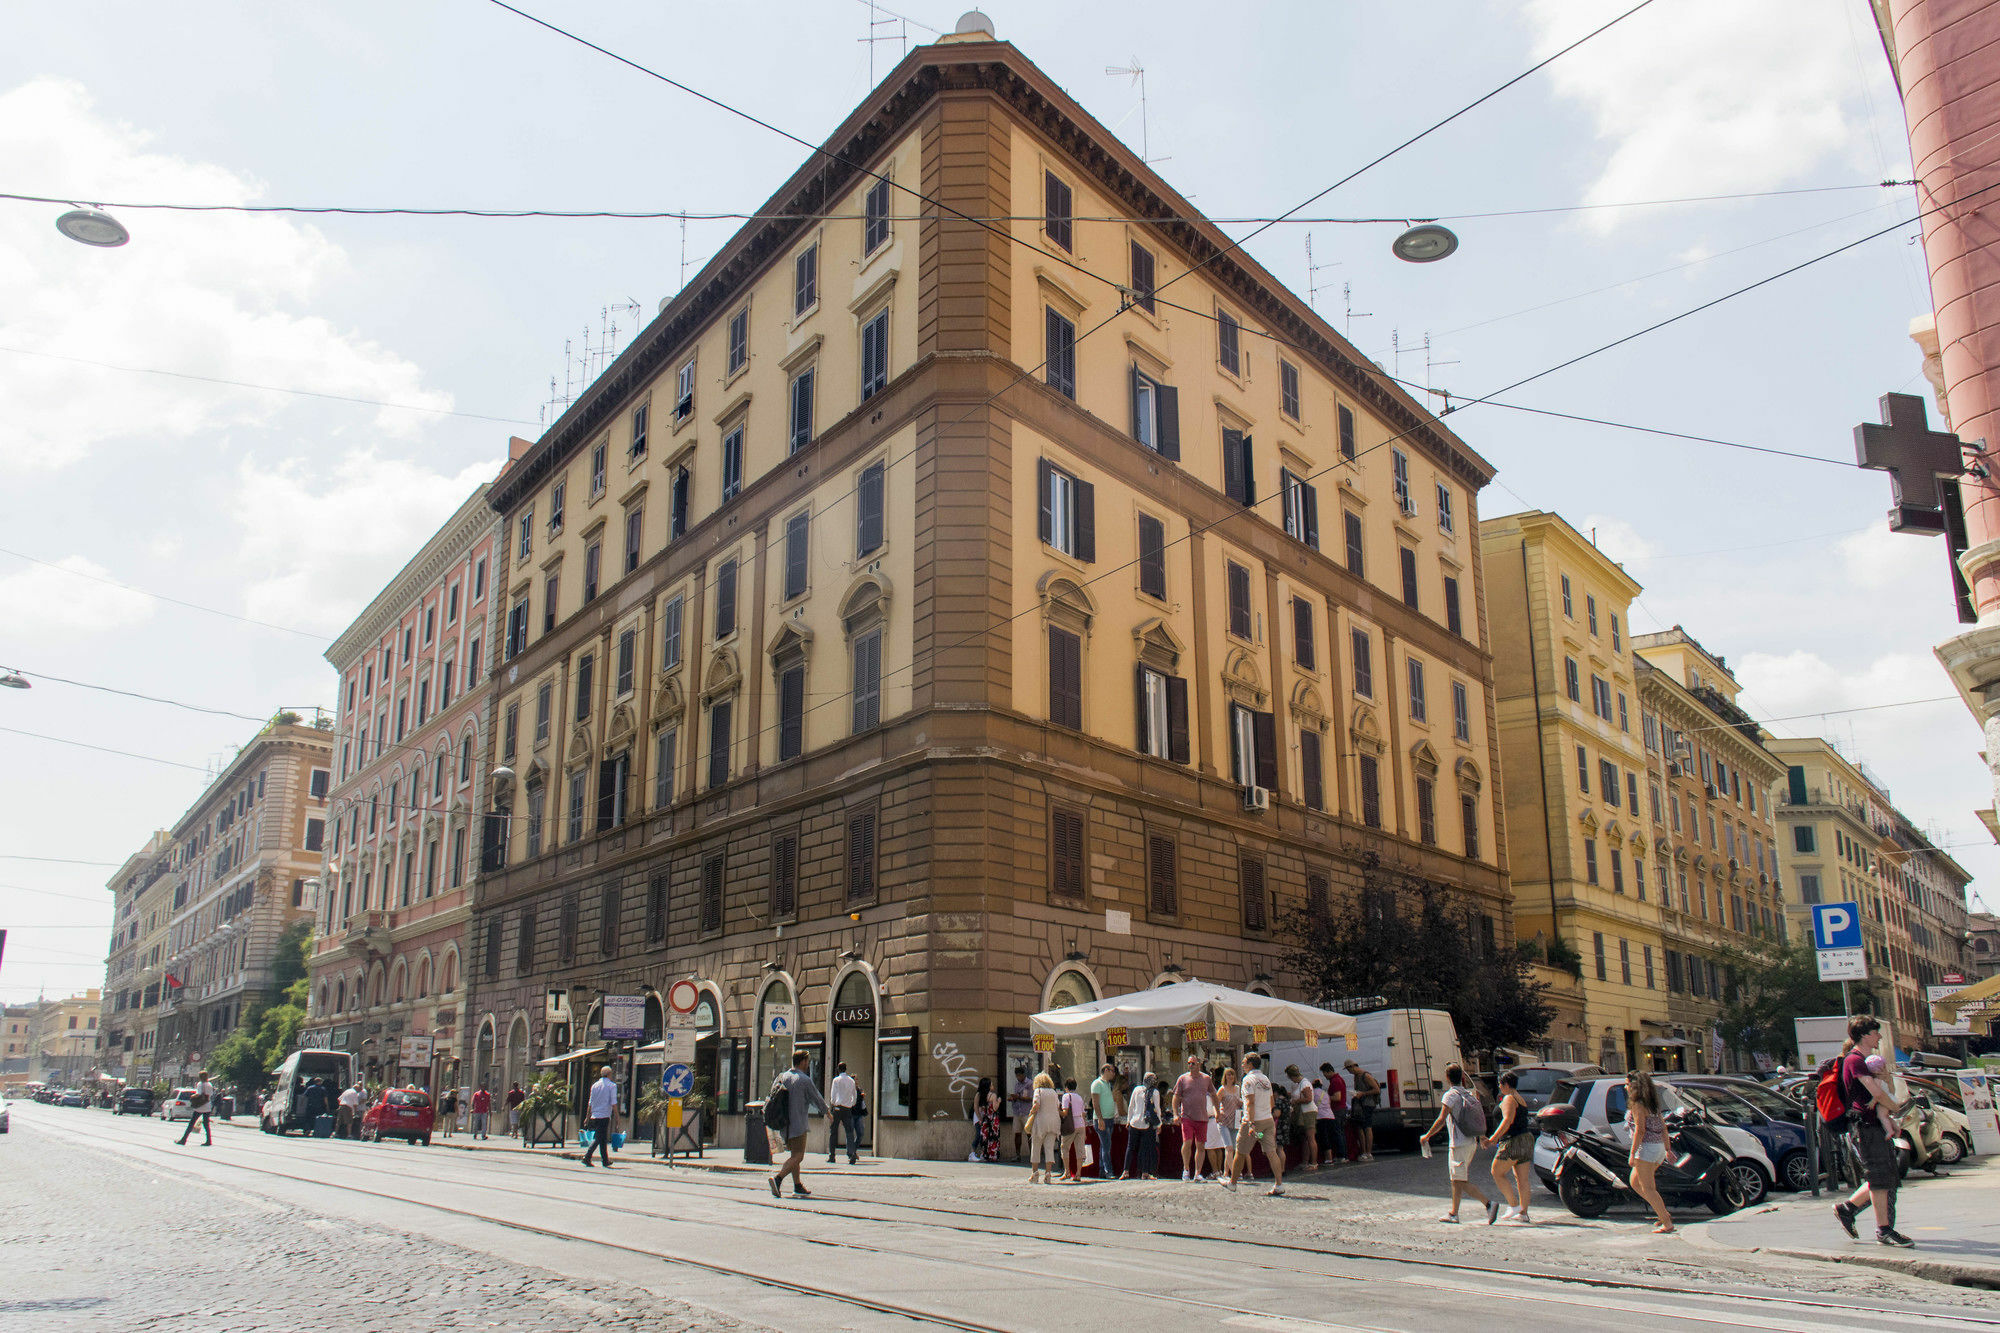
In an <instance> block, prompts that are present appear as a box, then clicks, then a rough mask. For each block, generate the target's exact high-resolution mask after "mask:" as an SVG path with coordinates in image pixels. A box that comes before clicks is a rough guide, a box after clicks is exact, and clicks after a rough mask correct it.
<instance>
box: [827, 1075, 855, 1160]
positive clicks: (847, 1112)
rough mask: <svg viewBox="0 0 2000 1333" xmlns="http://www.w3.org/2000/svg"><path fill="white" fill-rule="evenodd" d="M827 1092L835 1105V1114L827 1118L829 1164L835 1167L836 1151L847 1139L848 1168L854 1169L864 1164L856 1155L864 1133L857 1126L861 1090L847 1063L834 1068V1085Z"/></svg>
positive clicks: (828, 1097)
mask: <svg viewBox="0 0 2000 1333" xmlns="http://www.w3.org/2000/svg"><path fill="white" fill-rule="evenodd" d="M826 1092H827V1099H828V1100H829V1101H831V1102H832V1103H833V1114H832V1115H830V1116H828V1117H827V1118H826V1164H827V1165H828V1166H832V1165H833V1158H834V1149H835V1148H836V1147H837V1146H839V1143H840V1140H841V1139H843V1138H845V1139H846V1140H847V1164H848V1165H849V1166H853V1165H855V1164H856V1163H857V1162H859V1161H860V1160H861V1159H860V1158H859V1157H857V1156H856V1155H855V1154H856V1152H857V1143H858V1140H859V1139H860V1138H861V1129H860V1127H859V1126H858V1125H856V1124H855V1123H854V1108H855V1105H856V1103H857V1102H859V1101H860V1098H861V1090H860V1089H859V1088H857V1087H856V1086H855V1084H854V1076H853V1075H852V1074H850V1073H848V1072H847V1062H846V1061H845V1060H843V1061H841V1062H840V1063H839V1064H837V1065H835V1066H834V1067H833V1083H832V1084H831V1085H830V1086H829V1087H828V1088H827V1090H826Z"/></svg>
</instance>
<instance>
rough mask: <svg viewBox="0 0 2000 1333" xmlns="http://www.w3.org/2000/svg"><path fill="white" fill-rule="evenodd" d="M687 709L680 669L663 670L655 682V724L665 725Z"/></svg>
mask: <svg viewBox="0 0 2000 1333" xmlns="http://www.w3.org/2000/svg"><path fill="white" fill-rule="evenodd" d="M686 711H687V695H686V693H685V692H684V691H683V690H682V689H681V674H680V672H678V671H675V672H672V673H668V672H665V671H662V672H661V673H660V674H659V675H658V676H657V677H656V678H655V679H654V682H653V725H654V726H656V727H658V726H664V725H666V724H667V723H669V722H672V721H673V720H674V719H676V718H678V717H679V716H680V715H681V714H682V713H684V712H686Z"/></svg>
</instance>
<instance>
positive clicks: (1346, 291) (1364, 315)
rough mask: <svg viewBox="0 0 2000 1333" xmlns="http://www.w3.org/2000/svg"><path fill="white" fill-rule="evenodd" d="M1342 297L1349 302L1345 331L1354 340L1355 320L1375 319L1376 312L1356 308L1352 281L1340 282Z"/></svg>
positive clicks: (1350, 339) (1349, 338)
mask: <svg viewBox="0 0 2000 1333" xmlns="http://www.w3.org/2000/svg"><path fill="white" fill-rule="evenodd" d="M1340 299H1341V300H1342V301H1344V302H1346V303H1347V328H1346V329H1345V330H1343V331H1344V332H1345V333H1346V334H1347V337H1348V340H1349V341H1352V340H1353V338H1354V321H1355V320H1357V319H1373V318H1375V312H1374V311H1372V310H1360V311H1357V310H1356V309H1355V308H1354V285H1353V284H1352V283H1346V282H1343V283H1341V284H1340Z"/></svg>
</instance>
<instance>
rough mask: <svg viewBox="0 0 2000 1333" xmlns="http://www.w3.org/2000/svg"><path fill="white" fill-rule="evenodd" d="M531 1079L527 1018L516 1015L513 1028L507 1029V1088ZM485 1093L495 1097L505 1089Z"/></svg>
mask: <svg viewBox="0 0 2000 1333" xmlns="http://www.w3.org/2000/svg"><path fill="white" fill-rule="evenodd" d="M488 1031H489V1032H490V1031H491V1029H488ZM533 1077H534V1070H533V1069H531V1068H530V1067H529V1064H528V1016H527V1015H526V1014H516V1015H514V1023H513V1026H511V1027H509V1028H508V1029H507V1079H506V1082H507V1087H509V1088H511V1087H513V1086H514V1085H515V1084H516V1083H521V1084H525V1083H527V1082H529V1081H530V1080H531V1079H532V1078H533ZM487 1091H488V1092H491V1093H493V1094H495V1095H496V1096H497V1095H499V1094H501V1093H503V1092H505V1091H506V1088H488V1089H487Z"/></svg>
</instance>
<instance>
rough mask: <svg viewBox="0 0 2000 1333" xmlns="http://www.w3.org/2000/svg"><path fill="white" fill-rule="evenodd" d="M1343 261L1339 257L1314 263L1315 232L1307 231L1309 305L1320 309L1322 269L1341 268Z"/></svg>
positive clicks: (1307, 295) (1307, 301)
mask: <svg viewBox="0 0 2000 1333" xmlns="http://www.w3.org/2000/svg"><path fill="white" fill-rule="evenodd" d="M1342 263H1343V261H1341V260H1338V259H1335V260H1332V261H1330V262H1328V263H1325V264H1318V263H1314V262H1313V234H1312V233H1311V232H1307V233H1306V304H1307V305H1309V306H1311V307H1312V308H1313V309H1315V310H1317V309H1319V281H1318V279H1319V275H1320V270H1322V269H1329V268H1340V267H1341V266H1342ZM1341 290H1343V291H1345V290H1346V288H1345V286H1343V287H1342V289H1341Z"/></svg>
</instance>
